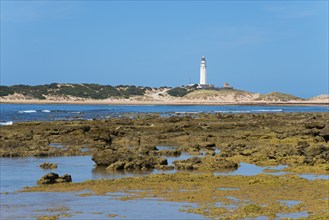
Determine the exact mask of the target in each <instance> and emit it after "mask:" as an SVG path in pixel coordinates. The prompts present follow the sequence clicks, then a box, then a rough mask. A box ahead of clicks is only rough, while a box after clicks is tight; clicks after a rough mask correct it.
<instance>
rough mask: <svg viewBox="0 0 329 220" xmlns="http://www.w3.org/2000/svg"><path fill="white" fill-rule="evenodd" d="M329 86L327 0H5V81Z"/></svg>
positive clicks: (301, 92)
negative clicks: (203, 68)
mask: <svg viewBox="0 0 329 220" xmlns="http://www.w3.org/2000/svg"><path fill="white" fill-rule="evenodd" d="M203 55H204V56H206V59H207V62H208V69H207V70H208V83H211V84H214V85H216V86H222V85H223V83H224V82H228V83H230V84H231V85H232V86H233V87H235V88H237V89H242V90H247V91H252V92H260V93H269V92H272V91H280V92H285V93H290V94H294V95H297V96H300V97H305V98H307V97H311V96H315V95H319V94H328V93H329V92H328V87H329V85H328V1H6V0H1V85H14V84H29V85H38V84H48V83H53V82H58V83H99V84H110V85H120V84H125V85H126V84H129V85H142V86H152V87H158V86H165V85H166V86H173V87H174V86H180V85H185V84H188V83H198V81H199V65H200V59H201V56H203Z"/></svg>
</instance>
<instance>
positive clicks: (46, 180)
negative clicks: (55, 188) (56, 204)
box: [37, 173, 72, 184]
mask: <svg viewBox="0 0 329 220" xmlns="http://www.w3.org/2000/svg"><path fill="white" fill-rule="evenodd" d="M69 182H72V177H71V175H68V174H64V176H59V175H58V174H57V173H48V174H46V175H44V176H43V177H41V179H39V180H38V182H37V183H38V184H54V183H69Z"/></svg>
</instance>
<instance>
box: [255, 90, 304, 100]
mask: <svg viewBox="0 0 329 220" xmlns="http://www.w3.org/2000/svg"><path fill="white" fill-rule="evenodd" d="M256 100H257V101H258V100H259V101H260V100H263V101H268V100H271V101H291V100H298V101H301V100H304V99H302V98H299V97H297V96H293V95H290V94H285V93H281V92H271V93H269V94H265V95H260V96H259V97H258V98H257V99H256Z"/></svg>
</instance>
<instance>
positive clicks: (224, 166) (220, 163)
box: [173, 155, 239, 171]
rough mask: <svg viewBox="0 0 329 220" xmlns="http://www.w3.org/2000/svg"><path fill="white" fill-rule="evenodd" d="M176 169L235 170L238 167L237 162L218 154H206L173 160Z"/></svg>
mask: <svg viewBox="0 0 329 220" xmlns="http://www.w3.org/2000/svg"><path fill="white" fill-rule="evenodd" d="M173 164H174V165H175V168H176V169H179V170H182V169H184V170H209V171H217V170H235V169H237V168H238V167H239V164H237V163H235V162H232V161H229V160H226V159H224V158H221V157H220V156H219V155H216V156H206V157H203V158H199V157H192V158H189V159H186V160H177V161H174V162H173Z"/></svg>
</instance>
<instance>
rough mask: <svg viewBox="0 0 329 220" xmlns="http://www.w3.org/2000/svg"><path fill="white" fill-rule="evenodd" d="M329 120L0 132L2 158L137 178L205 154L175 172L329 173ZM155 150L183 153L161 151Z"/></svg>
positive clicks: (165, 121)
mask: <svg viewBox="0 0 329 220" xmlns="http://www.w3.org/2000/svg"><path fill="white" fill-rule="evenodd" d="M328 115H329V114H328V113H275V114H273V113H261V114H220V113H215V114H210V113H209V114H204V113H200V114H189V113H186V114H177V115H172V116H169V117H162V116H160V114H137V115H129V114H128V115H126V116H125V117H122V118H111V119H106V120H92V121H82V120H78V121H54V122H22V123H16V124H14V125H12V126H5V127H0V131H1V137H0V140H1V143H0V156H1V157H22V156H23V157H24V156H36V157H45V156H77V155H92V156H93V160H94V161H95V163H96V164H97V165H98V166H107V167H109V169H114V170H117V169H127V170H132V169H153V168H157V169H172V167H170V166H168V165H167V161H166V160H165V159H164V157H163V156H166V155H170V154H176V155H179V154H180V153H182V152H188V153H191V154H194V155H196V156H197V155H199V154H200V153H201V152H202V151H203V152H206V157H205V158H202V159H194V160H192V159H191V160H188V161H181V162H176V163H175V164H174V165H175V167H176V169H206V170H214V169H222V168H223V167H226V168H227V169H232V168H234V167H235V168H236V167H237V165H236V163H239V162H247V163H253V164H257V165H279V164H285V165H288V166H289V167H291V168H292V169H293V168H294V167H295V168H296V167H298V166H303V167H305V169H308V170H311V171H312V172H313V171H316V172H320V173H329V144H328V140H329V127H328V123H327V121H328ZM156 146H175V147H176V148H175V151H168V150H167V151H163V150H160V151H159V150H158V149H157V148H156ZM216 149H218V150H220V151H221V153H220V154H219V155H217V154H215V153H214V152H215V150H216ZM222 164H226V165H227V166H221V165H222ZM229 164H230V165H229Z"/></svg>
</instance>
